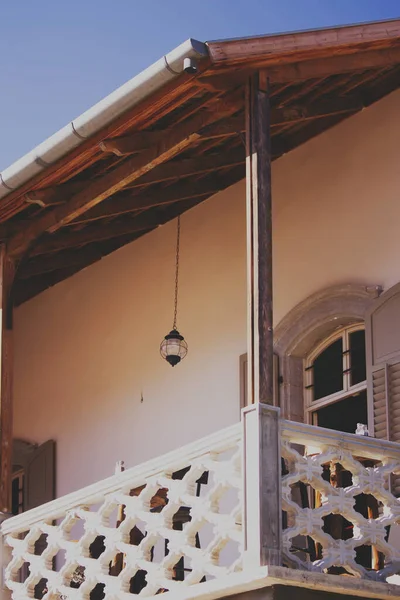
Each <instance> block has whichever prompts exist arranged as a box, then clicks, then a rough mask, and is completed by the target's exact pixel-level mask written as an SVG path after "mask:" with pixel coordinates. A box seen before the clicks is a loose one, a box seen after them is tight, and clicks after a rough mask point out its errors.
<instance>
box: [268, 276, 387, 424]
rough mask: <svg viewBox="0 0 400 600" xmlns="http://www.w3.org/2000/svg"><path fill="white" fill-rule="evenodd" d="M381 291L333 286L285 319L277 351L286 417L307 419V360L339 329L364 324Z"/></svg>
mask: <svg viewBox="0 0 400 600" xmlns="http://www.w3.org/2000/svg"><path fill="white" fill-rule="evenodd" d="M381 292H382V288H381V286H379V285H374V286H365V285H360V284H351V283H350V284H341V285H335V286H331V287H329V288H325V289H323V290H320V291H318V292H316V293H315V294H312V295H311V296H309V297H308V298H306V299H305V300H303V301H302V302H300V303H299V304H297V306H295V307H294V308H293V309H292V310H291V311H290V312H288V313H287V315H285V317H283V319H282V320H281V321H280V323H279V324H278V325H277V327H276V328H275V331H274V352H275V353H276V354H278V355H279V362H280V375H281V385H280V393H279V397H280V406H281V410H282V416H283V417H284V418H286V419H291V420H294V421H303V420H304V394H303V391H304V383H303V360H304V358H305V357H306V356H307V355H308V354H309V353H310V352H311V350H312V349H313V348H314V347H315V346H316V345H317V344H318V343H319V342H320V341H322V340H323V339H324V338H325V337H328V336H329V335H331V334H332V333H333V332H334V331H335V330H336V329H341V328H342V327H345V326H348V325H351V324H353V323H360V322H362V321H364V319H365V314H366V311H367V309H368V308H369V307H370V305H371V303H372V302H373V300H374V299H375V298H377V297H378V296H379V294H380V293H381Z"/></svg>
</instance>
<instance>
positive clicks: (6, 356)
mask: <svg viewBox="0 0 400 600" xmlns="http://www.w3.org/2000/svg"><path fill="white" fill-rule="evenodd" d="M14 278H15V263H14V262H13V260H12V259H10V257H9V255H8V252H7V248H6V246H5V245H4V244H2V245H1V246H0V286H1V325H2V328H1V373H0V431H1V436H0V511H1V512H5V513H7V512H10V511H11V479H12V437H13V322H12V321H13V307H12V297H11V290H12V286H13V283H14Z"/></svg>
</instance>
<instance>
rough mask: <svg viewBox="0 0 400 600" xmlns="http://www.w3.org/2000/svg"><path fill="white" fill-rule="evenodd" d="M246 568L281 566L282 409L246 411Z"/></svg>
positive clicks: (265, 406)
mask: <svg viewBox="0 0 400 600" xmlns="http://www.w3.org/2000/svg"><path fill="white" fill-rule="evenodd" d="M242 423H243V473H244V523H243V525H244V567H245V568H246V567H248V568H250V567H257V566H263V565H278V566H280V565H281V554H282V550H281V544H282V542H281V540H282V510H281V453H280V423H279V409H278V408H275V407H273V406H269V405H268V404H261V403H258V404H253V405H252V406H248V407H246V408H244V409H243V411H242Z"/></svg>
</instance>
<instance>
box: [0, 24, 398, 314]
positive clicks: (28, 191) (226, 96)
mask: <svg viewBox="0 0 400 600" xmlns="http://www.w3.org/2000/svg"><path fill="white" fill-rule="evenodd" d="M185 57H191V58H195V59H196V60H197V73H195V74H188V73H186V72H185V71H184V70H183V60H184V58H185ZM258 69H266V70H267V71H268V76H269V82H270V97H271V107H272V113H271V120H272V128H271V133H272V152H273V157H274V158H279V157H280V156H282V154H285V153H287V152H290V151H291V150H292V149H293V148H295V147H297V146H298V145H300V144H302V143H304V142H306V141H307V140H309V139H310V138H312V137H313V136H315V135H317V134H319V133H321V132H322V131H325V130H326V129H328V128H329V127H331V126H332V125H335V124H336V123H338V122H340V121H341V120H343V119H344V118H347V117H349V116H351V115H353V114H355V113H356V112H358V111H359V110H361V109H362V108H364V107H366V106H369V105H370V104H372V103H373V102H375V101H376V100H378V99H380V98H382V97H383V96H385V95H386V94H388V93H390V92H391V91H393V90H395V89H397V88H398V87H399V83H400V21H398V20H396V21H388V22H384V23H370V24H365V25H356V26H350V27H337V28H330V29H324V30H316V31H306V32H299V33H290V34H281V35H272V36H260V37H256V38H246V39H237V40H225V41H224V40H223V41H216V42H208V43H207V45H204V44H201V43H200V42H193V41H189V42H187V43H186V44H184V45H182V46H180V47H179V48H178V49H176V50H175V51H173V53H170V54H169V55H167V57H163V59H161V61H159V62H158V63H156V65H153V66H152V67H150V68H149V69H148V70H146V71H145V72H143V73H141V74H139V75H138V76H137V77H135V78H134V79H133V80H131V81H130V82H128V84H126V85H125V86H123V88H121V90H122V91H121V90H119V91H117V92H115V93H114V94H112V95H111V96H109V97H108V98H106V99H105V100H104V101H102V102H101V103H99V104H98V105H96V106H95V107H94V108H93V109H91V110H90V111H88V112H87V113H85V114H84V115H82V117H79V118H78V119H77V120H76V121H74V122H73V123H72V124H70V125H69V126H68V127H67V128H64V130H62V131H61V132H59V133H58V134H56V135H55V136H53V137H52V138H50V139H49V140H47V142H45V143H44V144H42V145H41V146H39V147H38V148H37V149H35V150H34V151H32V152H31V153H29V154H28V155H27V156H26V157H24V158H23V159H21V161H17V163H15V164H14V165H12V166H11V167H10V168H9V169H7V170H6V171H5V172H4V173H3V181H4V183H5V186H3V189H1V187H0V196H2V197H1V198H0V227H1V230H0V234H1V237H2V239H3V240H5V241H6V242H7V246H8V250H9V252H10V253H12V254H13V256H14V257H16V258H17V260H18V261H19V263H20V266H19V269H18V280H17V283H16V287H15V301H16V302H17V303H21V302H23V301H24V300H26V299H28V298H30V297H32V296H34V295H36V294H37V293H39V292H40V291H42V290H44V289H46V288H47V287H49V286H50V285H54V283H57V282H58V281H61V280H62V279H65V278H66V277H68V276H70V275H71V274H73V273H75V272H77V271H79V270H80V269H81V268H83V267H85V266H87V265H88V264H91V263H92V262H95V261H96V260H99V259H100V258H102V257H103V256H105V255H106V254H109V253H110V252H113V251H114V250H115V249H117V248H119V247H121V246H122V245H124V244H126V243H129V242H131V241H133V240H134V239H136V238H137V237H139V236H141V235H144V234H146V233H147V232H149V231H151V230H152V229H154V228H155V227H157V226H159V225H160V224H162V223H165V222H166V221H168V220H170V219H172V218H174V217H176V216H177V215H178V214H181V213H182V212H184V211H185V210H188V209H190V208H191V207H193V206H195V205H196V204H198V203H199V202H202V201H203V200H205V199H206V198H207V197H209V196H211V195H213V194H215V193H216V192H218V191H220V190H222V189H224V188H225V187H228V186H229V185H231V184H233V183H235V182H236V181H238V180H240V179H241V178H243V177H244V173H245V168H244V164H245V150H244V145H243V132H244V123H245V120H244V85H245V83H246V81H247V79H248V77H249V75H251V74H252V73H254V72H255V71H256V70H258Z"/></svg>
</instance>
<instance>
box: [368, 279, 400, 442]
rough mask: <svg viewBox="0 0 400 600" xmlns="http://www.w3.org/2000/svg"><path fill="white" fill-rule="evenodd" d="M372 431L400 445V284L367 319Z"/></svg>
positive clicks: (372, 309)
mask: <svg viewBox="0 0 400 600" xmlns="http://www.w3.org/2000/svg"><path fill="white" fill-rule="evenodd" d="M365 331H366V340H367V380H368V399H369V428H370V430H371V433H373V435H374V436H375V437H377V438H380V439H389V440H392V441H395V442H400V284H397V285H395V286H394V287H392V288H391V289H390V290H388V291H387V292H385V293H384V294H382V296H380V297H379V298H378V299H377V300H375V302H374V303H373V305H372V307H371V308H370V310H369V311H368V313H367V315H366V319H365Z"/></svg>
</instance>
